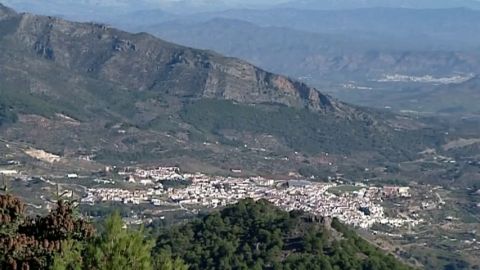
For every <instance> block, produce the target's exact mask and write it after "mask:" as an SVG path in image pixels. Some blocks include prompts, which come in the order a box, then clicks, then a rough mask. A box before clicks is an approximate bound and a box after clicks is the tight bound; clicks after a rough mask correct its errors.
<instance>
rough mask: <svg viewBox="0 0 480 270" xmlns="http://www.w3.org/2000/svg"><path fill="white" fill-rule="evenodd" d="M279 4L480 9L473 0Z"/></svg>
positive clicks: (313, 0) (326, 0) (296, 2)
mask: <svg viewBox="0 0 480 270" xmlns="http://www.w3.org/2000/svg"><path fill="white" fill-rule="evenodd" d="M279 6H282V7H292V8H305V9H355V8H372V7H390V8H415V9H434V8H458V7H464V8H471V9H480V3H479V2H478V1H475V0H365V1H359V0H322V1H316V0H293V1H289V2H286V3H283V4H280V5H279Z"/></svg>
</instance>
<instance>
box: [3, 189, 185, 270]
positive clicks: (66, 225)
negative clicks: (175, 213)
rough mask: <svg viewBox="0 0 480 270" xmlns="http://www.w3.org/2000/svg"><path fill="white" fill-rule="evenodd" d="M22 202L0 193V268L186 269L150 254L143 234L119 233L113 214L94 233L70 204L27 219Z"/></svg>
mask: <svg viewBox="0 0 480 270" xmlns="http://www.w3.org/2000/svg"><path fill="white" fill-rule="evenodd" d="M24 209H25V206H24V204H23V203H22V202H21V201H20V200H18V199H17V198H15V197H13V196H10V195H0V268H1V269H12V270H16V269H22V270H23V269H26V270H29V269H36V270H37V269H38V270H43V269H53V270H82V269H96V270H114V269H115V270H118V269H126V270H127V269H135V270H148V269H158V270H183V269H186V265H185V264H184V263H183V262H182V261H181V260H180V259H172V258H171V257H168V254H165V253H162V254H155V255H153V254H152V252H151V250H152V247H153V242H152V241H149V240H147V239H146V237H147V236H146V234H145V233H144V232H143V230H130V229H124V226H123V225H124V224H123V223H122V220H121V218H120V215H119V214H118V213H116V214H113V215H112V216H110V217H109V218H107V220H106V221H105V223H104V225H103V226H102V227H101V233H95V230H94V228H93V226H92V225H91V224H90V223H88V222H86V221H85V220H83V219H80V218H77V217H76V216H75V213H74V207H73V204H72V203H70V202H64V201H59V202H58V205H57V208H56V209H55V210H54V211H52V212H51V213H50V214H48V215H47V216H44V217H37V218H35V219H30V218H28V217H25V215H24Z"/></svg>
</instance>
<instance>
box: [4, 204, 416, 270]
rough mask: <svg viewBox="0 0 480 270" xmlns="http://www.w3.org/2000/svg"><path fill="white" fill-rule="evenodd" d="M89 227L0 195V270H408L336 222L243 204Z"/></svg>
mask: <svg viewBox="0 0 480 270" xmlns="http://www.w3.org/2000/svg"><path fill="white" fill-rule="evenodd" d="M97 227H98V228H94V226H93V225H92V224H91V223H90V222H88V221H87V220H85V219H82V218H80V217H79V215H78V214H77V213H76V210H75V207H74V204H73V203H71V202H66V201H59V202H58V203H57V208H56V209H54V210H53V211H51V212H50V213H49V214H48V215H46V216H38V217H36V218H30V217H27V216H25V205H24V204H23V203H22V202H21V201H20V200H18V199H17V198H15V197H13V196H11V195H0V268H1V269H22V270H30V269H40V270H41V269H53V270H82V269H98V270H103V269H106V270H110V269H112V270H113V269H158V270H186V269H192V270H195V269H362V270H363V269H388V270H396V269H410V268H409V267H408V266H406V265H404V264H402V263H401V262H399V261H398V260H396V259H395V258H394V257H393V256H392V255H387V254H385V253H384V252H383V251H381V250H379V249H378V248H376V247H374V246H372V245H371V244H369V243H368V242H367V241H365V240H363V239H362V238H360V237H359V236H357V235H356V234H355V233H354V232H353V231H351V230H350V229H348V228H347V227H346V226H345V225H343V224H341V223H340V222H339V221H338V220H336V219H333V220H330V219H328V218H318V217H314V216H309V215H306V214H304V213H301V212H290V213H288V212H284V211H282V210H280V209H278V208H276V207H274V206H273V205H271V204H270V203H268V202H266V201H258V202H254V201H253V200H244V201H241V202H239V203H238V204H236V205H233V206H229V207H226V208H224V209H223V210H221V211H216V212H213V213H211V214H208V215H205V216H204V217H202V218H199V219H197V220H194V221H191V222H188V223H186V224H181V225H177V226H173V227H163V228H162V227H155V228H149V230H146V229H144V228H136V229H132V228H126V226H124V224H123V222H122V219H121V217H120V215H119V214H118V213H117V214H115V213H114V214H112V215H111V216H109V217H108V218H106V220H105V221H104V222H103V223H102V224H101V225H99V226H97ZM155 239H156V241H155Z"/></svg>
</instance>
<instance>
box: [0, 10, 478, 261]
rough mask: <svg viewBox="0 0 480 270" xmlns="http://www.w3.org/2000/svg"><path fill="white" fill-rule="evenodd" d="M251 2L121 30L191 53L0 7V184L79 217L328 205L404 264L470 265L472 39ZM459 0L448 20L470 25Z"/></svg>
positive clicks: (317, 212)
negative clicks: (449, 39) (417, 33)
mask: <svg viewBox="0 0 480 270" xmlns="http://www.w3.org/2000/svg"><path fill="white" fill-rule="evenodd" d="M265 12H267V13H269V12H272V11H262V12H261V11H255V12H253V11H249V10H243V11H239V10H231V11H228V12H221V14H223V15H222V16H220V17H222V18H220V19H219V18H216V17H217V16H219V15H218V13H215V12H213V13H200V14H197V15H195V16H192V17H191V18H193V20H194V22H191V21H187V22H186V21H182V19H185V18H184V17H182V16H180V17H182V18H179V17H175V18H173V19H175V20H173V21H168V22H166V21H162V22H159V24H156V21H153V22H149V23H152V24H149V25H143V26H134V27H137V28H136V29H137V30H142V31H143V29H148V30H147V31H149V32H150V33H152V34H155V35H156V36H161V37H166V38H168V40H172V41H174V42H181V43H182V44H184V45H187V46H194V47H200V48H201V49H193V48H190V47H185V46H182V45H176V44H174V43H171V42H169V41H166V40H163V39H159V38H157V37H155V36H153V35H152V34H147V33H143V32H142V33H129V32H125V31H123V30H118V29H116V28H114V27H112V26H109V25H106V24H102V23H90V22H88V23H77V22H71V21H67V20H64V19H60V18H58V17H51V16H40V15H32V14H28V13H17V12H15V11H14V10H12V9H9V8H7V7H5V6H3V5H1V4H0V64H1V65H0V153H1V156H0V177H1V183H0V184H2V187H3V191H4V192H8V193H11V194H14V195H15V196H17V197H19V198H21V199H22V200H23V201H25V202H26V211H27V212H28V213H29V214H32V215H34V214H37V213H42V214H46V213H48V212H49V211H50V210H51V209H53V208H54V207H55V205H56V204H57V201H58V200H59V199H61V198H63V197H65V198H68V200H72V201H75V202H78V209H79V211H80V212H81V214H82V215H84V216H86V217H89V218H91V219H92V220H100V219H102V217H104V216H105V215H106V214H108V213H110V212H111V211H112V210H113V209H119V210H120V213H121V215H122V216H123V218H124V220H125V221H126V223H127V224H128V225H131V226H136V225H140V224H147V225H148V224H153V225H155V224H157V225H158V224H159V225H161V226H167V227H168V226H175V225H176V224H179V223H181V224H182V222H183V223H184V222H186V221H190V220H192V219H195V218H196V217H197V216H198V215H200V216H201V215H206V214H210V213H212V211H213V212H214V211H216V209H218V208H220V209H223V208H225V207H227V209H229V208H228V205H231V204H237V203H239V202H240V203H241V201H242V200H244V199H248V198H253V199H255V200H260V201H263V200H265V201H269V202H270V203H272V204H273V205H275V206H276V207H279V209H282V210H287V211H291V210H301V211H303V212H305V213H307V214H312V215H314V216H327V217H329V218H330V217H334V218H337V219H339V220H340V221H342V222H343V223H345V224H348V225H350V226H351V227H352V228H355V230H356V231H357V232H358V233H359V234H361V236H362V237H364V238H365V239H367V240H368V241H369V242H370V243H373V244H375V245H376V246H378V247H380V248H381V249H382V250H384V251H387V252H389V253H392V254H394V255H395V256H396V257H397V258H401V259H402V260H403V261H404V262H406V263H408V264H409V265H410V266H413V267H419V268H425V269H478V268H479V267H480V261H478V258H479V256H478V255H480V253H479V250H480V245H479V243H478V241H477V239H480V238H479V235H478V232H479V231H480V228H479V227H478V217H479V213H480V212H479V211H480V197H479V196H480V195H479V193H480V185H479V184H478V180H479V179H480V135H479V134H480V118H479V115H480V110H479V107H478V104H477V103H478V102H477V101H478V100H479V98H480V97H479V96H478V95H479V93H480V92H479V91H478V90H479V88H478V87H479V81H478V78H479V77H478V68H479V67H480V62H479V59H480V58H479V57H478V54H477V52H476V51H475V50H473V49H472V44H476V43H475V42H476V39H475V38H472V39H471V40H466V42H465V44H458V45H459V46H460V47H461V48H454V49H452V46H453V45H451V44H443V45H444V46H445V48H438V50H436V49H435V50H432V49H431V48H430V47H429V46H431V44H432V43H435V42H437V41H438V40H441V39H436V37H435V34H438V33H434V34H432V36H429V37H428V38H425V40H422V42H420V43H421V44H411V43H408V42H407V43H406V44H397V45H398V47H395V46H393V45H392V44H380V45H375V46H373V45H372V44H373V43H375V41H378V39H376V38H372V33H371V32H370V33H363V34H361V35H360V36H354V37H353V38H352V40H350V39H345V37H346V36H348V35H349V33H347V32H344V33H341V34H332V33H331V32H334V30H335V29H336V27H337V26H336V25H334V24H332V25H331V27H332V29H331V30H330V31H331V32H330V33H319V32H314V31H311V29H310V30H309V29H305V27H307V25H308V22H309V21H310V22H311V20H314V19H315V16H314V15H315V14H318V12H317V11H312V14H310V15H311V16H310V17H305V21H306V22H305V21H301V20H298V24H297V25H296V27H292V29H284V28H282V27H285V25H284V26H281V25H269V22H268V21H263V20H264V17H262V14H265ZM282 12H285V13H283V14H287V15H288V14H289V15H288V16H286V18H291V17H293V18H298V16H300V15H299V14H301V12H300V11H298V10H296V11H289V10H283V11H282ZM358 12H359V11H355V12H353V11H351V12H350V13H353V15H352V16H354V17H355V16H358V15H355V14H358ZM369 12H372V13H373V15H372V16H373V17H375V16H377V15H375V14H376V13H375V12H374V10H373V11H372V10H370V11H369ZM388 12H391V13H392V14H397V15H396V16H400V17H401V16H404V15H402V14H405V13H404V12H406V11H405V10H402V11H400V13H397V11H395V10H388ZM425 12H427V11H424V10H422V11H418V13H420V14H425ZM476 12H478V11H474V10H468V11H461V10H460V11H459V10H456V13H453V15H452V16H453V17H454V18H455V20H454V21H456V22H458V21H460V20H459V19H458V18H459V16H463V15H465V14H467V15H468V16H467V19H469V20H471V21H470V22H472V23H474V25H475V23H478V20H477V17H476V16H475V14H476ZM339 13H341V14H344V15H343V16H346V15H345V14H349V12H347V11H342V12H340V11H339ZM433 13H435V14H434V15H432V16H434V18H436V20H438V18H443V17H442V16H447V15H445V14H446V13H444V12H443V11H439V10H437V11H435V12H433ZM239 14H240V15H241V14H243V15H244V14H250V15H249V16H246V18H250V21H248V22H243V21H238V20H235V19H234V18H235V17H236V16H240V15H239ZM398 14H400V15H398ZM459 14H460V15H459ZM153 15H154V16H153V17H155V14H153ZM243 15H241V16H243ZM350 15H351V14H350ZM435 16H436V17H435ZM465 16H466V15H465ZM213 17H215V18H216V19H215V18H214V19H212V18H213ZM225 17H226V18H225ZM169 18H170V19H172V18H171V17H169ZM205 18H206V19H205ZM382 18H383V19H385V17H384V16H383V17H382ZM237 19H238V18H237ZM265 20H267V19H265ZM324 20H325V21H324V22H323V23H326V24H328V22H330V23H333V22H334V20H333V19H332V18H330V19H329V18H328V17H325V18H324ZM365 20H366V22H364V23H365V24H364V25H363V27H369V26H371V22H372V21H374V20H372V19H371V18H370V19H365ZM457 20H458V21H457ZM199 21H200V22H199ZM413 21H415V20H413ZM255 23H257V24H259V25H255ZM280 23H281V22H280ZM193 25H195V26H193ZM452 25H453V26H452ZM452 25H451V27H452V29H453V30H452V29H450V32H449V34H452V33H454V32H455V31H456V30H455V29H458V27H459V25H460V26H461V23H457V24H455V23H452ZM360 26H362V25H359V27H360ZM132 27H133V26H132ZM428 27H430V26H428V25H427V26H425V28H427V30H428ZM474 27H475V26H473V28H474ZM195 29H196V30H195ZM199 29H200V30H199ZM202 29H203V30H205V31H203V30H202ZM469 29H470V28H468V29H467V30H466V31H465V32H468V31H469ZM201 30H202V31H201ZM421 30H422V29H421ZM190 31H194V32H195V33H196V35H192V33H191V32H190ZM375 31H380V32H381V31H384V30H382V29H376V30H375ZM422 31H423V30H422ZM465 32H462V33H455V34H458V35H459V36H458V37H459V38H461V37H462V36H461V35H462V34H465ZM396 34H398V35H397V36H396V37H392V39H391V42H392V43H395V40H396V38H398V39H399V40H400V39H403V38H404V37H403V34H404V33H396ZM452 35H453V34H452ZM227 37H228V38H227ZM260 39H262V40H263V42H264V43H263V44H262V43H261V42H260V41H259V40H260ZM225 40H229V42H223V41H225ZM252 40H253V41H255V40H257V41H255V42H253V41H252ZM357 41H358V43H357ZM467 41H470V42H471V44H469V42H467ZM248 42H251V43H252V44H250V45H251V46H249V44H247V43H248ZM352 42H353V43H355V44H357V45H358V46H354V47H352V46H351V44H352ZM276 44H278V45H276ZM306 44H308V46H307V45H306ZM397 45H396V46H397ZM372 46H373V47H372ZM240 48H241V49H240ZM372 48H373V49H372ZM385 48H393V49H391V50H389V51H385V50H386V49H385ZM406 48H407V49H406ZM205 49H214V50H216V51H219V52H220V53H225V54H226V55H229V56H222V55H221V54H219V53H216V52H213V51H210V50H205ZM372 50H373V51H372ZM453 51H455V52H453ZM252 52H255V53H252ZM319 52H322V54H319ZM300 53H302V54H301V55H300ZM340 54H341V55H343V57H342V58H339V56H338V55H340ZM233 57H240V58H242V59H246V60H248V61H251V62H252V63H253V64H250V63H249V62H246V61H244V60H240V59H238V58H233ZM254 64H257V65H259V66H261V68H259V67H257V66H255V65H254ZM267 70H270V71H271V72H270V71H267ZM276 73H279V74H285V75H278V74H276ZM312 74H314V75H312ZM311 85H312V86H311ZM313 86H315V87H313ZM354 104H355V105H354ZM272 211H274V210H272ZM212 215H213V214H212ZM162 228H163V227H162ZM439 239H440V240H439ZM177 252H179V253H182V252H183V251H181V250H180V251H177ZM189 259H190V260H192V261H195V260H194V259H193V258H189Z"/></svg>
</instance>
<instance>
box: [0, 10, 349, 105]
mask: <svg viewBox="0 0 480 270" xmlns="http://www.w3.org/2000/svg"><path fill="white" fill-rule="evenodd" d="M18 16H19V18H18V19H19V20H20V21H19V23H18V28H17V30H16V34H15V35H13V37H12V38H13V39H16V40H15V42H17V44H18V45H23V46H25V48H26V49H27V51H28V48H34V52H35V53H36V54H37V55H39V56H42V57H44V58H46V59H48V60H50V61H53V62H55V63H56V64H59V65H61V66H64V67H67V68H70V69H74V70H77V71H80V72H82V73H84V74H88V75H89V76H93V77H96V78H99V79H102V80H107V81H114V82H116V83H120V84H122V85H125V86H126V87H127V88H135V89H138V90H140V91H145V90H149V91H155V90H158V89H161V88H165V87H173V88H175V87H174V86H172V85H169V83H168V80H172V78H171V77H169V76H168V73H169V72H170V73H175V72H177V70H180V71H179V72H188V70H189V69H195V68H199V69H200V70H201V72H202V73H203V74H201V76H200V78H198V79H197V81H195V82H193V81H191V82H190V83H196V84H197V85H198V86H200V87H198V89H186V88H184V89H179V88H178V87H177V89H176V91H173V92H175V93H176V94H179V93H181V92H183V93H181V94H183V95H185V96H195V97H209V98H225V99H230V100H234V101H237V102H243V103H249V102H250V103H255V102H258V101H259V102H260V103H262V102H273V103H279V104H284V105H288V106H294V107H301V106H304V107H308V108H310V109H312V110H315V111H324V112H325V111H327V110H331V109H334V108H335V107H336V106H337V105H336V103H337V102H336V101H332V100H330V98H329V97H327V96H325V95H323V94H321V93H320V92H319V91H318V90H316V89H314V88H311V87H308V86H307V85H305V84H303V83H299V82H297V81H293V80H291V79H289V78H286V77H283V76H279V75H275V74H272V73H269V72H266V71H264V70H261V69H258V68H256V67H254V66H253V65H251V64H248V63H246V62H243V61H241V60H238V59H233V58H225V57H222V56H220V55H218V54H214V53H211V52H206V51H200V50H195V49H190V48H186V47H181V46H177V45H173V44H171V43H168V42H166V41H163V40H160V39H156V38H154V37H153V36H150V35H148V34H145V33H139V34H134V35H131V34H128V33H126V32H123V31H119V30H116V29H113V28H110V27H108V26H106V25H103V24H93V23H90V24H78V23H69V22H67V21H64V20H62V19H58V18H54V17H42V16H40V17H39V16H34V15H30V14H22V15H18ZM32 26H33V27H32ZM43 29H46V30H45V31H43ZM38 33H40V34H38ZM69 36H71V37H73V39H74V41H72V42H67V43H66V42H63V41H64V40H68V38H69ZM3 39H5V37H4V38H3ZM7 39H8V37H7ZM84 40H90V41H91V44H89V45H90V46H94V47H95V48H96V49H95V50H89V49H88V48H86V47H85V46H86V45H85V44H83V45H81V46H83V49H84V51H81V50H79V49H78V48H79V46H77V44H81V43H82V41H84ZM123 58H125V59H126V60H123ZM126 62H128V64H127V63H126ZM119 65H120V66H121V68H124V69H125V68H126V67H127V65H128V66H129V68H130V72H129V73H130V74H134V76H125V74H124V73H122V71H121V70H120V68H119V67H118V66H119ZM163 65H165V66H167V67H166V68H164V67H163ZM165 74H167V75H166V76H165ZM139 75H140V76H139ZM162 76H164V77H165V78H164V80H160V79H159V77H160V78H161V77H162ZM190 80H193V79H191V78H190ZM232 80H233V81H236V83H240V84H242V85H241V86H238V85H235V83H233V82H232ZM165 84H166V85H165ZM243 89H245V90H243ZM260 89H261V90H262V91H259V90H260ZM240 90H241V91H243V92H240ZM337 107H340V106H337Z"/></svg>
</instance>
